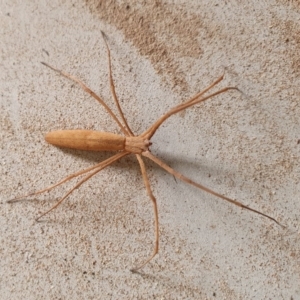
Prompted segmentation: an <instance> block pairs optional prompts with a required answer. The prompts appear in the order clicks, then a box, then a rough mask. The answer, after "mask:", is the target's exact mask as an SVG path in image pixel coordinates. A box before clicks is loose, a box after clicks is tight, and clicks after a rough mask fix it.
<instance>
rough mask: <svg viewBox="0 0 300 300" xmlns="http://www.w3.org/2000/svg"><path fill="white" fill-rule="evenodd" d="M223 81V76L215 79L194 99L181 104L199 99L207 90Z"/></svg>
mask: <svg viewBox="0 0 300 300" xmlns="http://www.w3.org/2000/svg"><path fill="white" fill-rule="evenodd" d="M223 79H224V74H223V75H222V76H220V77H219V78H217V79H216V80H215V81H214V82H213V83H212V84H211V85H209V86H208V87H207V88H205V89H204V90H203V91H200V92H199V93H198V94H196V95H195V96H194V97H192V98H191V99H189V100H187V101H185V102H183V103H182V104H186V103H191V102H193V101H194V100H196V99H197V98H199V97H200V96H202V95H204V94H205V93H206V92H208V91H209V90H211V89H212V88H213V87H214V86H215V85H217V84H218V83H219V82H220V81H222V80H223Z"/></svg>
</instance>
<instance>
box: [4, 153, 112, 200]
mask: <svg viewBox="0 0 300 300" xmlns="http://www.w3.org/2000/svg"><path fill="white" fill-rule="evenodd" d="M111 158H113V157H111ZM111 158H110V159H111ZM102 163H103V162H100V163H99V164H96V165H95V166H92V167H89V168H87V169H84V170H81V171H79V172H76V173H73V174H71V175H69V176H67V177H65V178H63V179H62V180H61V181H59V182H57V183H55V184H53V185H50V186H48V187H46V188H44V189H42V190H39V191H36V192H33V193H30V194H27V195H23V196H19V197H17V198H14V199H11V200H8V201H7V202H8V203H13V202H17V201H22V200H26V199H23V198H27V197H31V196H36V195H39V194H42V193H45V192H48V191H50V190H52V189H54V188H55V187H57V186H60V185H61V184H63V183H65V182H68V181H69V180H71V179H73V178H75V177H78V176H80V175H83V174H85V173H87V172H90V171H92V170H94V169H96V168H98V167H99V166H100V165H101V164H102Z"/></svg>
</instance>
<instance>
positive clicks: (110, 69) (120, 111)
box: [101, 31, 134, 136]
mask: <svg viewBox="0 0 300 300" xmlns="http://www.w3.org/2000/svg"><path fill="white" fill-rule="evenodd" d="M101 33H102V37H103V40H104V42H105V45H106V49H107V55H108V68H109V84H110V90H111V93H112V95H113V98H114V100H115V103H116V106H117V108H118V111H119V114H120V115H121V118H122V120H123V122H124V124H125V127H126V130H127V131H128V132H129V134H130V136H134V134H133V133H132V131H131V129H130V127H129V125H128V123H127V120H126V118H125V116H124V113H123V111H122V109H121V106H120V102H119V100H118V97H117V94H116V89H115V84H114V80H113V76H112V67H111V55H110V49H109V47H108V43H107V36H106V35H105V33H104V32H103V31H101Z"/></svg>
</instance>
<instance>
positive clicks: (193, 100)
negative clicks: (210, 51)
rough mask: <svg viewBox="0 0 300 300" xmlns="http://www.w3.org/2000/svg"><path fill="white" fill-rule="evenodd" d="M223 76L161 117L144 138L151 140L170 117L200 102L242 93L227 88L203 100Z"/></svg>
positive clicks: (232, 88) (143, 135) (234, 88)
mask: <svg viewBox="0 0 300 300" xmlns="http://www.w3.org/2000/svg"><path fill="white" fill-rule="evenodd" d="M223 77H224V76H223V75H222V76H221V77H219V78H218V79H217V80H216V81H214V82H213V83H212V84H211V85H210V86H208V87H207V88H206V89H204V90H203V91H201V92H199V93H198V94H196V95H195V96H193V97H192V98H191V99H189V100H187V101H185V102H184V103H181V104H178V105H176V106H175V107H173V108H171V109H170V110H169V111H168V112H167V113H165V114H164V115H163V116H161V117H160V118H159V119H158V120H157V121H156V122H155V123H154V124H153V125H152V126H150V128H148V129H147V130H146V131H145V132H143V133H142V134H141V136H142V137H144V138H147V139H151V137H152V136H153V135H154V133H155V132H156V130H157V129H158V128H159V127H160V126H161V124H162V123H163V122H164V121H166V120H167V119H168V118H169V117H171V116H172V115H174V114H176V113H178V112H180V111H182V110H185V109H187V108H188V107H191V106H193V105H195V104H198V103H200V102H204V101H206V100H208V99H210V98H212V97H214V96H217V95H219V94H222V93H225V92H227V91H228V90H237V91H240V90H239V89H238V88H237V87H225V88H223V89H221V90H219V91H217V92H215V93H212V94H210V95H208V96H205V97H203V98H201V96H202V95H203V94H204V93H206V92H207V91H208V90H210V89H212V88H213V87H214V86H215V85H217V84H218V83H219V82H220V81H221V80H222V79H223Z"/></svg>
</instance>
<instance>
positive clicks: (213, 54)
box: [0, 0, 300, 299]
mask: <svg viewBox="0 0 300 300" xmlns="http://www.w3.org/2000/svg"><path fill="white" fill-rule="evenodd" d="M99 2H100V1H83V2H80V1H68V2H65V1H61V0H55V1H36V0H34V1H28V2H27V3H22V2H20V1H14V0H12V1H1V2H0V13H1V18H0V30H1V39H0V50H1V60H0V62H1V72H0V75H1V80H0V85H1V86H0V95H1V98H0V99H1V100H0V101H1V102H0V107H1V108H0V109H1V113H0V122H1V126H0V138H1V144H0V146H1V148H0V176H1V186H0V197H1V198H0V199H1V215H0V226H1V229H0V230H1V231H0V232H1V233H0V238H1V245H0V254H1V262H0V294H1V299H21V298H23V299H41V298H44V299H59V298H61V299H298V298H300V289H299V281H300V267H299V266H300V227H299V214H300V203H299V199H300V183H299V178H300V167H299V161H300V154H299V152H300V121H299V120H300V119H299V115H300V104H299V95H300V76H299V75H300V60H299V52H300V27H299V26H300V25H299V24H300V13H299V4H298V2H297V1H267V2H268V3H266V1H255V2H254V3H253V4H238V2H239V1H237V2H234V3H233V2H232V1H228V2H227V4H226V3H225V2H224V3H222V2H221V1H186V0H185V1H183V0H182V1H176V2H171V1H163V2H162V1H147V3H149V2H151V4H146V3H144V2H143V1H131V2H130V3H129V1H128V2H125V1H101V5H99V4H98V3H99ZM145 2H146V1H145ZM245 3H246V2H245ZM100 30H103V31H105V33H106V34H107V36H108V37H109V44H110V49H111V52H112V59H113V71H114V78H115V83H116V88H117V93H118V95H119V98H120V100H121V104H122V107H123V109H124V112H125V114H126V115H127V117H128V121H129V124H130V125H131V126H132V129H133V131H134V132H136V133H140V132H142V131H143V130H144V129H146V128H147V127H148V126H149V125H150V124H152V123H153V121H155V120H156V118H158V117H159V116H160V115H161V114H162V113H163V112H165V111H166V109H167V108H169V107H172V106H174V105H175V104H177V103H179V102H180V101H183V100H185V99H187V98H188V97H190V96H192V95H193V94H195V93H196V92H198V91H199V90H200V89H202V88H203V87H205V86H206V85H208V84H209V83H210V82H211V81H212V80H213V79H215V78H216V77H218V76H220V75H221V74H222V73H223V72H225V80H224V82H223V83H222V84H221V85H220V86H226V85H233V86H237V87H239V88H240V89H241V90H242V91H243V92H244V95H241V94H239V93H237V92H230V93H227V94H224V95H222V96H221V97H217V98H216V99H214V100H211V101H209V102H207V103H205V104H204V105H200V106H199V107H195V108H192V109H190V110H187V111H186V112H184V113H180V114H179V115H178V116H174V117H172V118H171V119H170V120H169V121H168V122H166V123H165V124H164V126H163V127H162V128H161V129H160V130H159V131H158V132H157V134H156V135H155V136H154V138H153V142H154V144H153V146H152V151H153V153H155V154H156V155H157V156H159V157H161V158H162V159H164V160H165V161H166V162H168V163H169V164H170V165H171V166H172V167H174V168H175V169H178V170H179V171H181V172H182V173H183V174H185V175H187V176H189V177H191V178H192V179H194V180H196V181H198V182H200V183H203V184H206V185H208V186H209V187H211V188H213V189H215V190H216V191H217V192H220V193H223V194H225V195H227V196H229V197H232V198H236V199H239V200H240V201H242V202H243V203H245V204H247V205H251V206H252V207H253V208H255V209H259V210H261V211H263V212H265V213H268V214H270V215H272V216H274V217H276V218H278V219H279V220H280V221H281V222H282V223H284V224H285V225H286V226H287V229H285V230H282V229H281V228H280V227H278V226H276V225H275V224H273V223H272V222H271V221H269V220H268V219H264V218H262V217H260V216H256V215H254V214H252V213H249V212H247V211H241V210H240V209H239V208H237V207H234V206H233V205H229V204H227V203H225V202H224V201H221V200H219V199H217V198H215V197H212V196H210V195H207V194H205V193H202V192H200V191H198V190H196V189H195V188H193V187H190V186H188V185H186V184H183V183H180V182H178V181H175V180H174V178H173V177H172V176H169V175H168V174H165V173H164V172H163V171H161V170H160V169H159V168H158V167H156V166H154V165H153V164H151V163H148V162H147V166H148V170H149V176H150V178H151V183H152V188H153V191H154V194H155V195H156V197H157V201H158V205H159V212H160V223H161V228H160V232H161V248H160V252H159V255H158V256H157V257H156V258H155V259H154V260H153V261H152V262H151V263H150V264H149V265H147V266H146V267H145V268H144V269H143V270H142V273H143V275H142V276H141V275H136V274H131V273H130V272H129V269H130V268H131V267H133V266H135V265H136V264H138V263H139V262H141V261H142V260H143V259H144V258H146V257H147V255H148V254H149V253H150V252H151V250H152V242H153V213H152V207H151V203H150V200H149V199H148V198H147V196H146V191H145V188H144V186H143V182H142V179H141V176H140V171H139V169H138V166H137V163H136V161H135V159H134V158H132V159H131V158H126V159H124V160H121V161H120V162H118V163H116V164H115V165H113V166H112V167H111V168H109V169H107V170H105V171H103V172H102V173H101V174H99V175H98V176H96V177H95V178H94V179H92V180H90V181H89V182H88V183H87V184H85V185H84V186H82V188H81V189H79V190H78V191H76V192H75V193H74V194H73V195H72V197H70V199H69V200H68V201H66V202H65V203H64V204H63V205H62V206H60V207H59V208H58V209H57V210H56V211H55V212H52V213H51V214H49V215H48V216H46V217H45V219H44V222H41V223H36V222H35V221H34V219H35V217H37V216H38V215H39V213H40V212H43V211H45V210H46V209H47V208H49V207H50V206H51V205H53V203H54V201H55V200H57V199H58V197H59V196H60V195H62V194H63V192H64V191H65V189H66V187H65V188H61V189H57V190H56V191H54V192H52V193H51V194H49V195H45V196H41V197H37V198H36V199H34V200H31V201H27V202H23V203H16V204H14V205H8V204H7V203H6V202H5V200H7V199H9V198H12V197H14V196H17V195H20V194H22V193H26V192H28V191H32V190H34V189H38V188H42V187H44V186H46V185H48V184H50V183H53V182H55V181H57V180H59V179H61V178H62V177H63V176H66V175H67V174H70V173H72V172H74V171H77V170H80V169H82V168H85V167H87V166H90V165H92V164H95V163H96V162H98V161H100V160H103V159H105V158H107V157H108V156H109V155H111V154H109V153H104V154H103V153H99V154H96V153H93V154H90V153H84V152H80V151H68V150H60V149H57V148H55V147H52V146H50V145H47V144H46V143H45V142H44V139H43V135H44V134H45V133H46V132H48V131H50V130H55V129H76V128H82V129H97V130H106V131H114V132H118V129H117V127H116V126H115V124H113V123H112V121H111V119H110V118H109V117H108V115H107V114H106V113H105V112H104V110H103V109H102V107H100V105H98V103H96V101H95V100H94V99H91V98H90V97H89V96H88V95H86V94H84V93H83V92H82V91H81V90H80V89H79V88H78V87H76V86H75V85H74V84H73V83H72V82H70V81H68V80H66V79H65V78H62V77H60V76H58V75H57V74H55V73H54V72H52V71H51V70H49V69H47V68H45V67H44V66H43V65H42V64H40V61H45V62H47V63H49V64H51V65H53V66H55V67H57V68H60V69H63V70H65V71H67V72H69V73H71V74H73V75H76V76H78V77H80V78H82V79H83V80H84V81H85V82H86V83H87V84H88V85H89V86H90V87H91V88H92V89H93V90H94V91H95V92H96V93H98V94H99V95H101V96H102V97H103V98H104V99H105V100H106V101H107V102H108V103H110V104H111V103H112V100H111V99H112V98H111V96H110V91H109V86H108V78H107V56H106V51H105V46H104V43H103V41H102V39H101V34H100ZM69 186H70V185H69ZM39 200H45V201H39Z"/></svg>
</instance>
